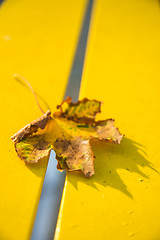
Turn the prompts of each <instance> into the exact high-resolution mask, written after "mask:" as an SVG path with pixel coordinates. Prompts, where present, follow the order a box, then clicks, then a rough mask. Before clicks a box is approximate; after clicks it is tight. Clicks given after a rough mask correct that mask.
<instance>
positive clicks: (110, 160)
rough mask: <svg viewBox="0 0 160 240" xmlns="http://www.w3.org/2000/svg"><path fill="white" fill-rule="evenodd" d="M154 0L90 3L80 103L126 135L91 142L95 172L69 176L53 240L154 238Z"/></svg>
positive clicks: (158, 226)
mask: <svg viewBox="0 0 160 240" xmlns="http://www.w3.org/2000/svg"><path fill="white" fill-rule="evenodd" d="M159 42H160V11H159V2H158V0H157V1H156V0H155V1H146V0H142V1H139V0H130V1H128V0H122V1H117V0H107V1H106V0H99V1H96V3H95V5H94V11H93V15H92V23H91V29H90V36H89V41H88V47H87V55H86V59H85V66H84V72H83V78H82V85H81V94H80V98H83V97H88V98H90V99H93V98H94V99H98V100H101V101H103V102H104V104H103V109H102V115H101V117H102V119H103V118H106V117H107V118H115V119H116V125H117V126H118V127H119V129H120V131H121V132H122V133H123V134H125V135H126V136H125V137H124V139H123V140H122V143H121V144H120V145H116V144H109V143H108V144H105V143H100V142H98V143H97V142H96V143H95V142H94V143H93V150H94V153H95V156H96V159H95V175H94V176H93V177H91V178H90V179H87V178H85V177H84V176H83V175H82V174H80V173H73V172H70V173H69V174H68V175H67V179H66V182H65V188H64V193H63V199H62V204H61V211H60V214H59V220H58V224H57V231H56V236H55V239H56V240H61V239H67V237H66V236H69V239H70V240H72V239H83V240H88V239H92V240H93V239H112V240H115V239H119V240H122V239H123V240H124V239H130V238H132V239H136V240H141V239H145V240H150V239H160V231H159V230H160V221H159V218H160V207H159V202H160V188H159V185H160V175H159V174H158V173H157V172H156V171H159V172H160V164H159V161H160V160H159V159H160V151H159V149H160V143H159V132H160V124H159V109H160V95H159V89H160V81H159V79H160V68H159V60H160V44H159Z"/></svg>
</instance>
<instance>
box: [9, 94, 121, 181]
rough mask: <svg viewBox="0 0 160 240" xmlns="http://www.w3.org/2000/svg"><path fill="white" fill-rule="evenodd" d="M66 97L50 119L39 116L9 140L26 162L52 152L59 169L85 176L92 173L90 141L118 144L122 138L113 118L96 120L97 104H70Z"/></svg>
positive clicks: (98, 109)
mask: <svg viewBox="0 0 160 240" xmlns="http://www.w3.org/2000/svg"><path fill="white" fill-rule="evenodd" d="M71 100H72V99H71V98H70V97H68V98H67V99H66V100H65V101H63V102H62V104H61V105H58V106H57V109H58V110H57V111H56V112H55V113H54V114H53V115H52V116H51V112H50V111H47V112H46V113H45V114H44V115H43V116H42V117H40V118H38V119H37V120H35V121H33V122H32V123H30V124H28V125H27V126H26V127H24V128H22V129H21V130H20V131H18V132H17V133H16V134H15V135H14V136H13V137H12V140H13V142H14V143H15V149H16V151H17V154H18V156H19V157H20V158H21V159H22V160H24V161H25V162H27V163H36V162H38V160H39V159H41V158H43V157H44V156H47V155H48V154H49V153H50V150H51V149H53V150H54V151H55V153H56V159H57V161H58V165H57V168H58V169H59V170H63V169H66V170H68V171H74V170H81V171H82V172H83V173H84V175H85V176H86V177H90V176H92V175H93V174H94V155H93V152H92V149H91V145H90V140H91V139H93V138H98V139H100V140H105V141H108V142H113V143H118V144H119V143H120V141H121V139H122V137H123V135H122V134H121V133H120V132H119V130H118V128H116V127H115V126H114V120H113V119H107V120H103V121H96V120H95V116H96V114H97V113H99V112H100V111H101V110H100V108H101V102H99V101H96V100H88V99H87V98H85V99H83V100H81V101H78V102H77V103H72V101H71Z"/></svg>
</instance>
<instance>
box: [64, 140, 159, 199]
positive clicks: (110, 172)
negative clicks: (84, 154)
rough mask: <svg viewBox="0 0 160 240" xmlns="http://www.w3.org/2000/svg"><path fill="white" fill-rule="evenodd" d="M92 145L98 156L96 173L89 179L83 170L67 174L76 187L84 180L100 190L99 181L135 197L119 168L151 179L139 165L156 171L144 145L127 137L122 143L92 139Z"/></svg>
mask: <svg viewBox="0 0 160 240" xmlns="http://www.w3.org/2000/svg"><path fill="white" fill-rule="evenodd" d="M91 145H92V149H93V152H94V154H95V156H96V159H95V162H94V165H95V175H93V176H92V177H91V178H89V179H88V178H85V177H84V176H83V174H82V173H81V172H69V173H68V175H67V177H68V181H69V182H70V183H71V184H72V185H73V186H74V187H75V188H76V189H78V182H83V183H85V184H87V185H89V186H91V187H94V188H96V189H97V190H98V188H97V183H98V184H100V185H102V186H104V187H107V186H110V187H111V188H114V189H117V190H119V191H121V192H123V193H124V194H126V195H127V196H128V197H130V198H132V199H133V196H132V194H131V193H130V192H129V191H128V189H127V186H126V185H125V183H124V182H123V181H122V179H121V178H120V176H119V174H118V171H117V170H118V169H124V170H125V171H129V172H134V173H137V174H139V175H140V176H141V177H142V178H146V179H149V177H148V176H147V175H146V174H145V173H144V172H142V171H141V170H140V168H139V166H140V167H148V168H150V169H152V170H153V171H156V169H154V167H153V166H152V164H151V163H150V162H149V161H148V160H147V159H146V157H147V156H146V153H145V151H144V147H143V146H142V145H140V144H138V143H136V142H134V141H132V140H131V139H128V138H126V137H125V138H124V139H123V140H122V142H121V144H120V145H117V144H113V143H107V142H103V141H98V140H92V142H91ZM145 156H146V157H145ZM156 172H157V171H156Z"/></svg>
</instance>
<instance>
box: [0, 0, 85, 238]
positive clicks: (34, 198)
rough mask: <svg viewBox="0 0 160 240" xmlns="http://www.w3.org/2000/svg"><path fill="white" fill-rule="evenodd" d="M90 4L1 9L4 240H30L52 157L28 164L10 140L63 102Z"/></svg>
mask: <svg viewBox="0 0 160 240" xmlns="http://www.w3.org/2000/svg"><path fill="white" fill-rule="evenodd" d="M85 9H86V1H85V0H81V1H78V2H75V1H73V0H69V1H52V0H47V1H39V0H34V1H31V0H17V1H12V0H6V1H5V2H4V3H3V4H2V5H1V6H0V110H1V121H0V123H1V134H0V152H1V158H0V183H1V184H0V239H3V240H6V239H7V240H8V239H11V240H14V239H15V240H18V239H20V240H22V239H23V240H25V239H29V237H30V234H31V230H32V226H33V221H34V218H35V214H36V210H37V206H38V202H39V197H40V193H41V189H42V184H43V180H44V176H45V171H46V166H47V161H48V159H45V160H43V161H41V162H40V163H38V164H36V165H29V164H24V162H23V161H21V160H20V159H19V158H18V157H17V154H16V152H15V150H14V145H13V143H12V141H11V139H10V137H11V136H12V135H13V134H14V133H16V132H17V131H18V130H19V129H20V128H22V127H24V126H25V125H26V124H28V123H30V122H31V121H32V120H34V119H36V118H38V117H39V116H40V115H41V112H40V111H39V109H38V107H37V105H36V103H35V100H34V98H33V95H32V93H31V91H29V90H28V88H27V87H25V86H24V85H23V84H20V83H19V82H17V81H15V80H14V78H13V77H12V75H13V74H14V73H18V74H20V75H22V76H23V77H25V78H26V79H27V80H28V81H29V82H30V83H31V85H32V86H33V88H34V89H35V91H36V92H37V94H38V95H39V96H40V97H41V98H39V100H40V103H41V104H42V106H43V108H44V109H45V110H47V107H46V106H45V104H44V103H43V101H42V98H43V99H45V101H46V102H47V103H48V105H49V106H50V108H51V110H53V109H54V108H55V106H56V105H57V104H59V103H61V101H62V99H63V96H64V91H65V88H66V84H67V80H68V77H69V72H70V69H71V66H72V61H73V57H74V53H75V49H76V45H77V41H78V36H79V32H80V28H81V23H82V19H83V15H84V12H85Z"/></svg>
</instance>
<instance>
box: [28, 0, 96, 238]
mask: <svg viewBox="0 0 160 240" xmlns="http://www.w3.org/2000/svg"><path fill="white" fill-rule="evenodd" d="M92 6H93V0H89V2H88V6H87V10H86V14H85V17H84V21H83V25H82V29H81V33H80V37H79V41H78V45H77V49H76V53H75V57H74V61H73V65H72V69H71V73H70V76H69V80H68V86H67V89H66V93H65V96H64V99H65V98H66V97H67V96H70V97H72V99H73V101H77V100H78V96H79V89H80V83H81V76H82V70H83V64H84V56H85V50H86V43H87V38H88V30H89V23H90V18H91V11H92ZM53 158H55V153H54V151H52V152H51V156H50V159H49V163H48V167H47V171H46V176H45V179H44V184H43V189H42V193H41V198H40V202H39V206H38V211H37V215H36V219H35V223H34V228H33V232H32V236H31V240H37V239H38V240H53V238H54V232H55V228H56V223H57V218H58V213H59V207H60V202H61V197H62V192H63V186H64V181H65V177H66V172H59V171H58V170H57V163H56V162H57V161H56V160H55V159H53Z"/></svg>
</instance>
